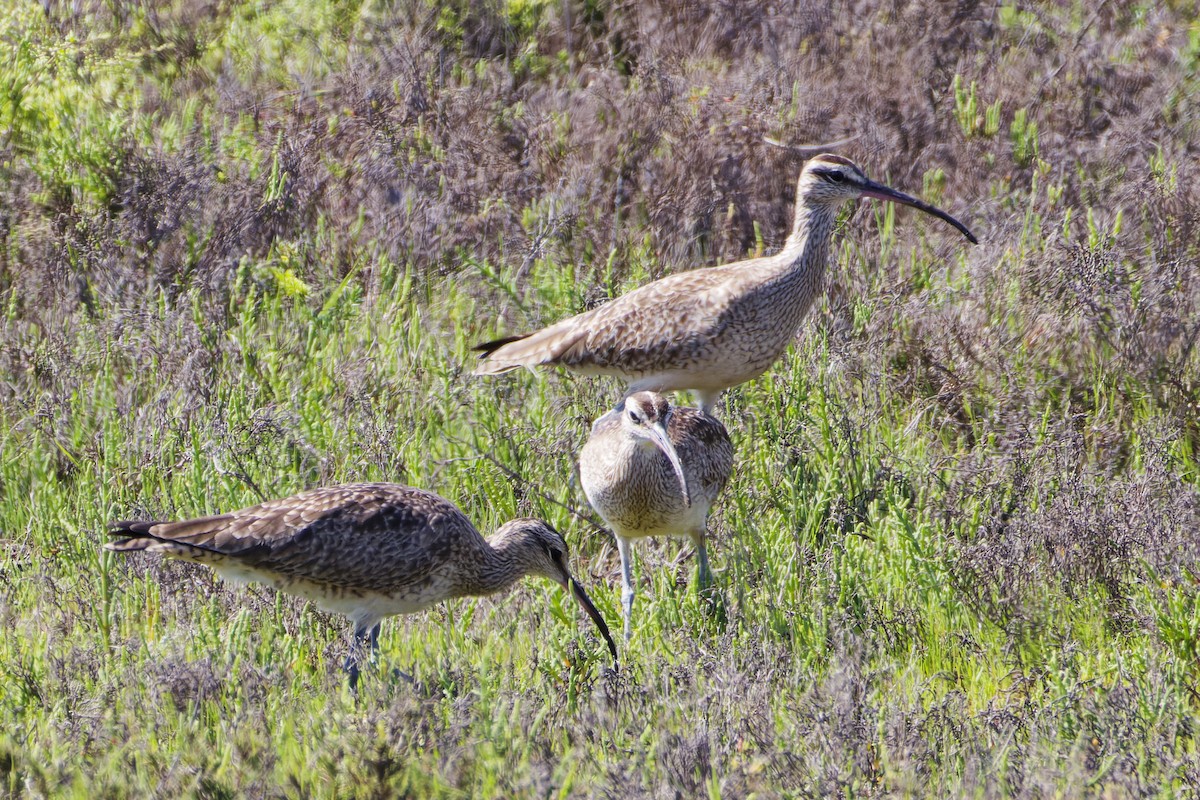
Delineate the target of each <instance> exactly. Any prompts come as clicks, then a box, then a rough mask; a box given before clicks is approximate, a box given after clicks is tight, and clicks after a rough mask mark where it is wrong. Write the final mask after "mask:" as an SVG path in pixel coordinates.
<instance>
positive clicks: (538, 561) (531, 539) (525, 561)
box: [490, 519, 617, 661]
mask: <svg viewBox="0 0 1200 800" xmlns="http://www.w3.org/2000/svg"><path fill="white" fill-rule="evenodd" d="M490 541H491V543H492V545H493V546H494V547H496V548H497V549H503V550H507V551H509V552H510V553H513V554H514V555H515V556H516V557H517V559H518V560H519V561H520V562H521V564H522V566H523V567H524V570H525V572H526V573H527V574H529V575H540V576H541V577H543V578H549V579H550V580H552V581H554V582H555V583H557V584H558V585H559V586H562V587H563V588H564V589H566V590H567V591H568V592H570V593H571V596H572V597H574V598H575V601H576V602H577V603H579V605H580V606H582V607H583V610H584V611H585V612H586V613H587V615H588V616H589V617H591V619H592V622H594V623H596V627H597V628H599V629H600V635H601V636H603V637H604V641H605V642H607V643H608V649H609V651H611V652H612V657H613V660H614V661H615V660H616V659H617V646H616V644H615V643H614V642H613V638H612V634H610V633H609V632H608V625H607V624H605V622H604V617H602V616H601V615H600V612H599V611H597V610H596V606H595V605H593V604H592V601H591V598H589V597H588V596H587V592H585V591H584V590H583V587H582V586H581V585H580V584H579V581H577V580H575V578H574V577H573V576H572V575H571V570H570V568H569V567H568V562H569V557H568V555H567V543H566V541H565V540H564V539H563V537H562V534H560V533H559V532H558V531H556V530H555V529H554V528H553V527H551V526H550V525H549V523H546V522H543V521H542V520H540V519H514V520H512V521H511V522H506V523H505V524H504V525H501V526H500V528H499V529H498V530H497V531H496V534H495V535H494V536H493V537H492V539H491V540H490Z"/></svg>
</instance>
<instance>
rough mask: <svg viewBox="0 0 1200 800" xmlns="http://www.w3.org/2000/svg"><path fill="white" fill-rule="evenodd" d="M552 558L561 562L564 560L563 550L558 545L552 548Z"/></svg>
mask: <svg viewBox="0 0 1200 800" xmlns="http://www.w3.org/2000/svg"><path fill="white" fill-rule="evenodd" d="M550 560H551V561H554V562H556V563H559V564H561V563H562V560H563V551H562V550H559V549H558V548H557V547H551V548H550Z"/></svg>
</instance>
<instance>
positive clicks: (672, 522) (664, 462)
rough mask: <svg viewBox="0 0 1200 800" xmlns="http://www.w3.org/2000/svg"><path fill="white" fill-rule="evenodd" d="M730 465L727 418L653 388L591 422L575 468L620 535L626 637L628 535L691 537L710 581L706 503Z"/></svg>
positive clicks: (704, 581) (703, 577)
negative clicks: (684, 404) (678, 402)
mask: <svg viewBox="0 0 1200 800" xmlns="http://www.w3.org/2000/svg"><path fill="white" fill-rule="evenodd" d="M732 470H733V444H732V443H730V441H729V434H728V433H727V432H726V431H725V426H724V425H722V424H721V423H720V422H718V421H717V420H716V419H715V418H713V417H711V416H709V415H708V414H705V413H704V412H702V411H697V410H696V409H694V408H680V407H678V406H672V405H671V404H670V403H668V402H667V399H666V398H665V397H663V396H662V395H660V394H657V393H655V392H639V393H637V394H633V395H630V396H629V397H626V398H625V400H624V401H622V403H621V404H620V405H618V406H617V407H616V408H615V409H614V410H612V411H610V412H608V413H607V414H605V415H604V416H602V417H600V419H598V420H596V422H595V424H593V425H592V435H591V438H589V439H588V441H587V444H585V445H584V446H583V450H582V451H581V452H580V454H579V476H580V482H581V483H582V484H583V491H584V494H586V495H587V498H588V502H589V503H591V504H592V508H594V509H596V511H597V512H599V514H600V516H602V517H604V521H605V522H607V523H608V525H609V527H611V528H612V529H613V534H614V535H615V536H616V537H617V550H618V552H619V553H620V554H621V604H622V606H623V607H624V611H625V638H626V639H627V640H628V639H629V630H630V618H631V617H632V615H633V598H634V594H635V591H634V588H633V564H632V557H631V553H630V550H629V548H630V540H632V539H640V538H642V537H645V536H660V535H666V534H675V535H684V536H690V537H691V539H692V541H693V542H694V543H695V545H696V572H697V577H698V581H697V588H699V589H701V590H703V589H705V588H707V587H708V586H709V585H710V584H711V582H712V573H711V572H710V571H709V568H708V551H707V549H706V548H705V536H706V534H707V520H708V509H709V506H711V505H712V504H713V501H714V500H716V498H717V495H718V494H720V492H721V489H722V488H723V487H724V486H725V482H726V481H728V480H729V473H730V472H731V471H732Z"/></svg>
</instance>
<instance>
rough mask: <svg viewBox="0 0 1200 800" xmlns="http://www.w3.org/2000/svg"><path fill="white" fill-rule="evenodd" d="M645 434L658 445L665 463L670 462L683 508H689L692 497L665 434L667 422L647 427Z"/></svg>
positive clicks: (675, 454) (679, 464) (668, 437)
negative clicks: (664, 457) (677, 482)
mask: <svg viewBox="0 0 1200 800" xmlns="http://www.w3.org/2000/svg"><path fill="white" fill-rule="evenodd" d="M646 433H647V434H648V435H649V436H650V440H651V441H652V442H654V443H655V444H656V445H658V449H659V450H662V451H663V455H665V456H666V457H667V461H670V462H671V469H673V470H675V477H677V478H679V489H680V491H682V492H683V506H684V508H691V507H692V495H691V493H690V492H689V491H688V485H687V478H686V477H684V474H683V464H681V463H680V461H679V454H678V453H676V452H675V445H674V444H672V443H671V437H670V436H669V435H668V434H667V420H665V419H664V420H660V421H658V422H654V423H651V424H649V425H647V426H646Z"/></svg>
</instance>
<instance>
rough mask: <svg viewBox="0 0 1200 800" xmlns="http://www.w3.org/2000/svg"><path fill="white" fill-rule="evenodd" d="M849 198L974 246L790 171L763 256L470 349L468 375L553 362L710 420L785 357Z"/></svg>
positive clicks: (863, 193) (853, 173)
mask: <svg viewBox="0 0 1200 800" xmlns="http://www.w3.org/2000/svg"><path fill="white" fill-rule="evenodd" d="M861 197H874V198H878V199H880V200H889V201H891V202H894V203H903V204H904V205H909V206H913V207H914V208H918V209H920V210H921V211H924V212H925V213H927V214H932V215H933V216H935V217H938V218H939V219H942V220H945V221H946V222H948V223H950V224H951V225H953V226H954V227H955V228H957V229H958V230H959V231H960V232H962V234H963V235H964V236H966V237H967V239H968V240H969V241H970V242H972V243H977V240H976V239H975V236H974V235H973V234H972V233H971V231H969V230H968V229H967V227H966V226H965V225H963V224H962V223H961V222H959V221H958V220H956V219H954V218H953V217H951V216H950V215H949V214H947V213H946V212H944V211H942V210H940V209H937V208H934V207H933V206H931V205H929V204H927V203H924V202H922V201H920V200H918V199H917V198H915V197H910V196H909V195H906V194H903V193H902V192H897V191H896V190H894V189H889V188H888V187H886V186H884V185H882V184H880V183H876V182H875V181H872V180H869V179H868V178H867V176H866V175H865V174H863V171H862V170H861V169H859V168H858V167H857V166H855V164H854V163H853V162H852V161H850V160H848V159H845V158H842V157H841V156H831V155H820V156H816V157H815V158H813V159H811V160H810V161H809V162H808V163H807V164H805V165H804V169H803V170H802V171H801V173H800V180H799V182H798V184H797V187H796V215H795V222H794V223H793V226H792V233H791V235H790V236H789V237H788V239H787V242H786V243H785V244H784V246H783V249H782V250H780V251H779V252H778V253H776V254H775V255H773V256H768V257H766V258H753V259H750V260H748V261H739V262H737V263H734V264H725V265H724V266H719V267H709V268H707V269H697V270H692V271H689V272H682V273H679V274H676V275H669V276H667V277H665V278H661V279H659V280H657V281H654V282H653V283H649V284H647V285H645V286H642V287H641V288H639V289H636V290H634V291H632V292H630V293H629V294H626V295H623V296H622V297H619V298H617V299H616V300H613V301H612V302H611V303H607V304H605V305H603V306H601V307H599V308H597V309H594V310H592V311H588V312H586V313H583V314H579V315H577V316H574V317H571V318H569V319H565V320H563V321H561V322H559V323H557V324H555V325H551V326H549V327H547V328H543V329H542V330H540V331H537V332H536V333H532V334H527V335H524V336H510V337H507V338H504V339H498V340H496V341H494V342H487V343H485V344H481V345H478V346H477V347H476V348H475V349H477V350H481V351H482V353H481V355H480V356H479V358H480V360H481V363H480V364H479V366H478V368H477V369H476V373H477V374H480V375H495V374H499V373H502V372H508V371H509V370H513V369H516V368H517V367H532V366H536V365H542V364H553V365H558V366H562V367H566V368H568V369H571V370H574V371H576V372H581V373H584V374H588V375H615V376H617V377H619V378H624V379H625V380H626V381H628V383H629V385H628V387H627V389H626V392H625V394H626V396H627V397H628V396H629V395H631V394H633V393H635V392H640V391H647V390H649V391H656V392H671V391H682V390H687V389H690V390H692V391H693V392H694V393H695V394H696V397H697V399H698V401H699V405H700V408H701V409H702V410H703V411H705V412H711V411H712V408H713V405H714V404H715V403H716V400H717V397H718V395H720V393H721V392H722V391H724V390H725V389H728V388H729V387H731V386H737V385H738V384H740V383H745V382H746V381H748V380H752V379H754V378H757V377H758V376H759V375H761V374H762V373H763V372H765V371H766V370H767V368H769V367H770V366H771V365H772V364H773V363H775V361H776V359H778V358H779V356H780V355H782V354H783V351H784V350H785V349H787V346H788V343H789V342H790V341H791V340H792V338H793V337H794V336H795V333H796V328H797V327H799V325H800V322H801V320H802V319H803V318H804V315H805V313H806V312H807V311H808V308H809V306H810V305H812V302H813V299H814V298H815V297H816V296H817V292H818V289H819V288H820V286H821V281H822V278H823V275H824V272H825V264H826V262H827V261H828V259H829V241H830V238H831V235H832V233H833V225H834V220H835V218H836V216H837V210H838V208H839V207H840V206H841V205H842V204H843V203H845V202H847V201H848V200H857V199H859V198H861Z"/></svg>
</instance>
